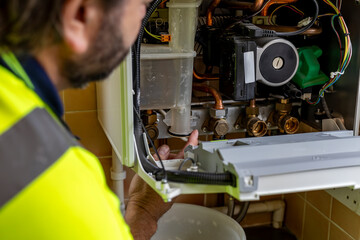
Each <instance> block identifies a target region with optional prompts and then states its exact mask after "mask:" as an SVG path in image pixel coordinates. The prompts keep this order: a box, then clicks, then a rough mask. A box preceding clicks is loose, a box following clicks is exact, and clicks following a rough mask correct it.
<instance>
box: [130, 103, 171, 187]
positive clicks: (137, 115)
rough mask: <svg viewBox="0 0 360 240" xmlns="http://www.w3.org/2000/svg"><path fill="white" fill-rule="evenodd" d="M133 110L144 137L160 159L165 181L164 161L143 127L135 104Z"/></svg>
mask: <svg viewBox="0 0 360 240" xmlns="http://www.w3.org/2000/svg"><path fill="white" fill-rule="evenodd" d="M134 112H135V115H136V117H137V118H138V120H139V122H141V127H142V129H143V131H144V133H145V134H146V137H147V138H148V141H149V142H150V145H151V147H152V148H153V149H154V151H155V154H156V156H157V157H158V159H159V161H160V165H161V168H162V171H163V174H164V180H165V181H167V173H166V170H165V166H164V163H163V161H162V159H161V157H160V154H159V152H158V150H157V148H156V147H155V145H154V142H153V141H152V139H151V137H150V135H149V133H148V131H147V130H146V128H145V126H144V124H143V122H142V120H141V117H140V114H139V112H138V111H137V110H136V108H135V106H134Z"/></svg>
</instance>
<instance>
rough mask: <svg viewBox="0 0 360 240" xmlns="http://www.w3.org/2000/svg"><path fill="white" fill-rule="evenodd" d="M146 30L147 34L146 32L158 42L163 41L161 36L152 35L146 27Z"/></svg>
mask: <svg viewBox="0 0 360 240" xmlns="http://www.w3.org/2000/svg"><path fill="white" fill-rule="evenodd" d="M144 30H145V32H146V33H147V34H149V35H150V36H151V37H153V38H156V39H157V40H161V36H159V35H154V34H152V33H151V32H149V31H148V30H147V29H146V28H145V27H144Z"/></svg>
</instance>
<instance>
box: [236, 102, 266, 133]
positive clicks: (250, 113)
mask: <svg viewBox="0 0 360 240" xmlns="http://www.w3.org/2000/svg"><path fill="white" fill-rule="evenodd" d="M258 115H259V107H257V106H256V105H255V100H251V101H250V104H249V106H248V107H246V109H245V116H244V115H240V116H239V118H238V120H237V121H236V123H235V129H239V128H240V127H242V128H246V130H247V133H248V134H249V135H250V136H254V137H262V136H264V135H265V134H266V133H267V130H268V128H267V124H266V123H265V122H264V121H262V120H260V119H259V118H258Z"/></svg>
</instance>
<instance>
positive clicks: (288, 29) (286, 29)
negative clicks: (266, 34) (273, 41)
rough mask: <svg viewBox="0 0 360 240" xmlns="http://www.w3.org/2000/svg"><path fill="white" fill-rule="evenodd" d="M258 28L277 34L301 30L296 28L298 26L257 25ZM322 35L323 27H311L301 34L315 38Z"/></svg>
mask: <svg viewBox="0 0 360 240" xmlns="http://www.w3.org/2000/svg"><path fill="white" fill-rule="evenodd" d="M256 26H258V27H259V28H262V29H268V30H274V31H277V32H295V31H297V30H299V29H301V28H300V27H296V26H275V25H256ZM321 33H322V28H321V27H311V28H309V29H308V30H306V31H305V32H303V33H301V35H306V36H315V35H320V34H321Z"/></svg>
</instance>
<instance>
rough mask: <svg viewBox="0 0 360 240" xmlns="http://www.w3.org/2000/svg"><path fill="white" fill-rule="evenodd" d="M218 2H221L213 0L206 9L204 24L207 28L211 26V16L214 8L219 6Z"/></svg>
mask: <svg viewBox="0 0 360 240" xmlns="http://www.w3.org/2000/svg"><path fill="white" fill-rule="evenodd" d="M220 2H221V0H213V1H212V3H211V4H210V6H209V8H208V10H207V15H206V16H207V21H206V23H207V25H208V26H212V25H213V20H212V15H213V12H214V10H215V8H216V7H217V6H218V5H219V4H220Z"/></svg>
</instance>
